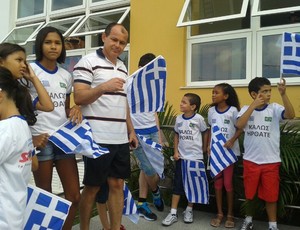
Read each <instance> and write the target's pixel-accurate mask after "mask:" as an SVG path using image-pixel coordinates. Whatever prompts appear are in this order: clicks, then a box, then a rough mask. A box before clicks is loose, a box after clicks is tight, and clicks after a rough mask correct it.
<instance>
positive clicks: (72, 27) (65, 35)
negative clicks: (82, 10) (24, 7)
mask: <svg viewBox="0 0 300 230" xmlns="http://www.w3.org/2000/svg"><path fill="white" fill-rule="evenodd" d="M84 17H85V16H84V15H80V16H75V17H68V18H63V19H57V20H51V21H49V22H47V23H45V24H44V25H43V26H42V27H41V29H42V28H44V27H46V26H49V24H51V23H57V22H63V21H67V20H70V19H75V18H77V20H76V21H75V22H74V23H73V25H72V26H71V27H70V28H69V29H68V30H67V31H66V32H65V33H64V34H63V37H64V38H66V37H67V36H68V35H69V34H70V33H71V32H72V31H73V29H74V28H75V27H76V26H77V25H78V24H79V22H80V21H81V20H82V19H83V18H84ZM38 31H39V30H38ZM38 31H36V32H35V33H34V34H32V36H31V37H30V39H28V40H27V42H28V41H35V38H36V35H37V34H38Z"/></svg>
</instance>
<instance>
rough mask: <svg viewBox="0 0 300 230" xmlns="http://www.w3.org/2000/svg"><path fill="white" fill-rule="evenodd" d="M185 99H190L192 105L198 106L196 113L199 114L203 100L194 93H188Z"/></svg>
mask: <svg viewBox="0 0 300 230" xmlns="http://www.w3.org/2000/svg"><path fill="white" fill-rule="evenodd" d="M184 96H185V97H187V98H188V99H189V102H190V105H196V108H195V110H194V111H195V112H196V113H198V112H199V109H200V105H201V98H200V96H199V95H197V94H194V93H186V94H184Z"/></svg>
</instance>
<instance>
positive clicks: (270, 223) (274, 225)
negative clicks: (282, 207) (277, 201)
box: [269, 222, 277, 229]
mask: <svg viewBox="0 0 300 230" xmlns="http://www.w3.org/2000/svg"><path fill="white" fill-rule="evenodd" d="M272 227H274V228H275V229H276V228H277V222H269V228H271V229H272Z"/></svg>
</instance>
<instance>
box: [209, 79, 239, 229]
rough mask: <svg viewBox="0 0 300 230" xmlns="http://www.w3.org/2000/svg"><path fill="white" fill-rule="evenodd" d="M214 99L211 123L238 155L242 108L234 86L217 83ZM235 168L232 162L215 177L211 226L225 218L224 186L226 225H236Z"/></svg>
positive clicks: (216, 225)
mask: <svg viewBox="0 0 300 230" xmlns="http://www.w3.org/2000/svg"><path fill="white" fill-rule="evenodd" d="M212 101H213V103H212V107H211V108H210V109H209V111H208V123H209V125H210V126H211V127H214V126H218V128H219V129H220V130H221V132H222V134H223V135H224V137H225V139H226V140H227V142H226V143H225V145H224V146H223V147H224V148H230V149H232V151H233V152H234V153H235V154H236V155H240V147H239V143H238V137H239V135H240V134H241V132H242V131H239V130H238V131H237V130H236V128H235V123H236V117H237V114H238V111H239V110H240V103H239V99H238V96H237V94H236V92H235V90H234V88H233V87H232V86H231V85H229V84H227V83H221V84H218V85H216V86H215V87H214V89H213V91H212ZM211 130H213V129H211ZM213 135H214V133H213V132H212V131H211V133H210V138H209V144H208V151H207V152H208V154H209V155H210V143H211V140H212V137H213ZM233 168H234V165H233V164H231V165H230V166H228V167H227V168H225V169H224V170H223V171H221V172H220V173H219V174H218V175H217V176H216V177H215V178H214V187H215V195H216V203H217V211H218V214H217V216H216V217H215V218H213V219H212V220H211V222H210V224H211V226H213V227H219V226H220V225H221V222H222V220H223V210H222V193H223V192H222V189H223V187H225V189H226V194H227V219H226V221H225V227H226V228H233V227H234V225H235V224H234V217H233V185H232V177H233Z"/></svg>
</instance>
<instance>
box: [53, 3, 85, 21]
mask: <svg viewBox="0 0 300 230" xmlns="http://www.w3.org/2000/svg"><path fill="white" fill-rule="evenodd" d="M52 2H53V0H49V1H48V12H49V16H50V18H57V17H66V16H67V15H74V14H84V12H85V9H86V4H87V3H86V2H87V1H86V0H82V4H81V5H78V6H71V7H68V8H64V9H60V10H52ZM66 9H68V10H66Z"/></svg>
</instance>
